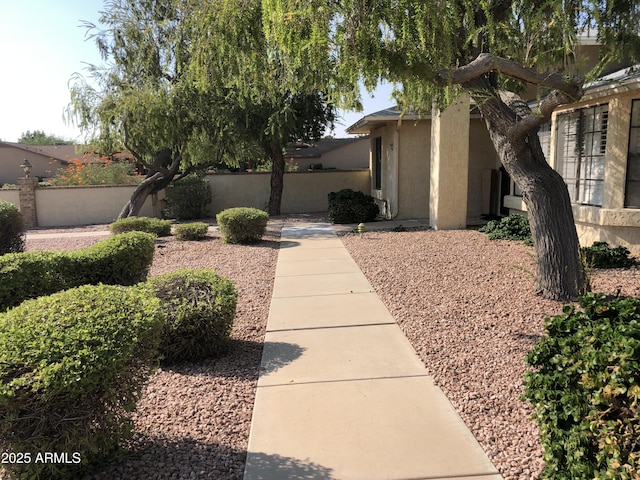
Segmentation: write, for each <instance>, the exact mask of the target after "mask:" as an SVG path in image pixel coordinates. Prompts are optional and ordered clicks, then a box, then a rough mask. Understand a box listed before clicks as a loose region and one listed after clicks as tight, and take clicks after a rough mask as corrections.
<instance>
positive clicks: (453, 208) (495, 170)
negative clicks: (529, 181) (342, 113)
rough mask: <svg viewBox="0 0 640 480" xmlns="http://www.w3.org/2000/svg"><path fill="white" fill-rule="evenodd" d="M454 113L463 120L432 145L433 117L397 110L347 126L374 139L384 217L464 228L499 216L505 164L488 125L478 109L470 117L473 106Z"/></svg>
mask: <svg viewBox="0 0 640 480" xmlns="http://www.w3.org/2000/svg"><path fill="white" fill-rule="evenodd" d="M452 112H454V113H456V116H457V117H458V118H448V117H447V118H445V119H444V120H445V122H446V123H448V124H450V125H449V127H448V128H444V130H443V129H442V128H439V129H438V130H439V131H440V132H442V133H444V132H449V134H446V136H447V137H448V138H444V139H441V140H444V141H437V143H438V145H432V143H433V139H432V119H431V115H429V116H423V117H420V116H418V115H415V114H412V113H406V114H404V115H403V114H402V111H401V110H400V109H398V108H397V107H392V108H388V109H386V110H381V111H379V112H375V113H372V114H370V115H366V116H365V117H363V118H362V119H360V120H359V121H358V122H356V123H355V124H353V125H351V126H350V127H349V128H347V132H348V133H352V134H367V135H369V138H370V140H369V142H370V150H371V159H372V160H371V195H372V196H373V197H374V198H375V199H376V202H377V203H378V206H379V207H380V211H381V213H382V215H383V216H384V217H385V218H389V219H391V218H393V219H398V220H403V219H410V218H414V219H427V218H428V219H429V220H430V223H431V224H432V225H433V226H434V227H436V228H464V227H465V226H466V225H469V224H474V223H478V222H479V221H480V218H481V215H483V214H491V213H493V214H497V213H499V212H498V202H497V200H496V199H497V198H498V197H499V195H500V175H499V168H500V161H499V159H498V155H497V153H496V151H495V149H494V147H493V144H492V143H491V139H490V138H489V133H488V131H487V129H486V127H485V124H484V121H483V120H482V118H481V117H480V115H479V114H478V113H477V112H476V111H473V110H472V111H471V115H469V107H468V103H467V106H466V109H465V107H464V106H458V107H456V106H453V110H452ZM460 112H462V113H460ZM441 121H442V118H440V117H439V118H438V119H437V123H438V125H440V126H442V124H441ZM435 138H436V139H437V138H438V137H437V136H436V137H435ZM445 144H446V145H445ZM436 147H437V148H436ZM443 148H444V150H443ZM434 150H435V151H434ZM433 153H435V155H433Z"/></svg>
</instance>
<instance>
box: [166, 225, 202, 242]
mask: <svg viewBox="0 0 640 480" xmlns="http://www.w3.org/2000/svg"><path fill="white" fill-rule="evenodd" d="M208 230H209V225H207V224H206V223H203V222H193V223H183V224H182V225H176V226H175V227H173V234H174V235H175V237H176V238H177V239H178V240H202V239H204V238H205V237H206V236H207V231H208Z"/></svg>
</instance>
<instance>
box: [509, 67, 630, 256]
mask: <svg viewBox="0 0 640 480" xmlns="http://www.w3.org/2000/svg"><path fill="white" fill-rule="evenodd" d="M547 135H548V136H549V154H548V156H547V158H548V160H549V163H550V164H551V165H552V166H553V167H554V169H556V170H557V171H558V172H559V173H560V174H561V175H562V177H563V178H564V179H565V182H566V183H567V187H568V189H569V196H570V197H571V201H572V203H573V215H574V218H575V221H576V227H577V229H578V235H579V237H580V242H581V243H582V244H583V245H591V244H592V243H593V242H594V241H605V242H608V243H610V244H612V245H624V246H626V247H627V248H629V249H630V250H631V251H632V252H633V253H634V254H636V255H637V254H640V68H639V67H636V68H635V71H629V69H623V70H619V71H617V72H613V73H611V74H609V75H606V76H604V77H602V78H600V79H599V80H598V81H597V82H594V83H592V84H589V85H586V86H585V95H584V96H583V98H582V99H581V101H580V102H578V103H574V104H571V105H565V106H563V107H562V108H558V109H557V110H556V111H555V112H554V114H553V116H552V119H551V125H550V126H549V128H548V134H547ZM505 205H506V206H507V207H508V208H509V212H510V213H523V212H524V211H526V208H525V207H524V203H523V201H522V197H521V196H520V195H519V191H518V189H517V188H513V189H512V195H510V196H508V197H506V198H505Z"/></svg>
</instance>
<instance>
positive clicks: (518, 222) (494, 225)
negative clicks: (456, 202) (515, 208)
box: [480, 215, 533, 245]
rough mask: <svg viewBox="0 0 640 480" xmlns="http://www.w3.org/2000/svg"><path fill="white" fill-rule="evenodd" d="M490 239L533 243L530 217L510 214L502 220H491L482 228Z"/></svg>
mask: <svg viewBox="0 0 640 480" xmlns="http://www.w3.org/2000/svg"><path fill="white" fill-rule="evenodd" d="M480 231H481V232H482V233H486V234H487V237H488V238H489V240H522V241H524V242H525V243H527V244H529V245H531V244H533V241H532V239H531V228H530V226H529V219H528V218H527V217H525V216H523V215H509V216H508V217H504V218H502V219H501V220H500V221H497V220H491V221H490V222H489V223H487V224H486V225H485V226H484V227H482V228H481V229H480Z"/></svg>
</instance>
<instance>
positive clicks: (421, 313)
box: [0, 215, 640, 480]
mask: <svg viewBox="0 0 640 480" xmlns="http://www.w3.org/2000/svg"><path fill="white" fill-rule="evenodd" d="M283 220H284V218H277V219H275V220H272V221H270V224H269V227H268V231H267V235H266V236H265V238H264V240H263V241H262V242H261V243H259V244H257V245H253V246H250V247H246V246H235V245H225V244H223V243H222V241H221V240H220V238H219V237H218V236H217V234H210V235H209V237H208V239H207V240H205V241H203V242H178V241H176V240H174V239H172V238H166V239H159V240H158V246H157V249H156V256H155V258H154V264H153V267H152V270H151V273H150V274H151V275H159V274H161V273H165V272H168V271H172V270H175V269H177V268H183V267H187V268H205V267H206V268H213V269H215V270H216V271H217V272H218V273H220V274H221V275H224V276H226V277H228V278H230V279H232V280H234V281H235V282H236V284H237V288H238V290H239V292H240V297H239V304H238V312H237V316H236V320H235V325H234V330H233V333H232V346H231V349H230V352H229V354H228V355H227V356H225V357H223V358H221V359H218V360H215V361H210V362H201V363H198V364H184V365H178V366H174V367H172V368H163V369H160V370H159V371H158V372H157V374H156V375H154V376H153V377H152V379H151V380H150V381H149V383H148V385H147V386H146V388H145V391H144V395H143V398H142V400H141V402H140V404H139V408H138V410H137V412H136V417H135V434H134V438H133V440H132V442H131V444H130V445H129V449H130V453H129V454H128V455H127V456H126V457H125V458H124V459H123V460H122V461H121V462H119V463H116V462H114V463H113V464H110V465H105V466H104V467H103V468H102V469H101V470H100V471H99V472H98V473H95V474H93V475H90V476H87V477H86V479H85V480H88V479H96V480H98V479H100V480H103V479H104V480H106V479H123V480H124V479H134V480H135V479H173V478H175V479H191V478H194V479H199V478H213V479H220V480H227V479H229V480H230V479H240V478H242V473H243V469H244V462H245V457H246V448H247V441H248V436H249V428H250V421H251V414H252V408H253V401H254V395H255V386H256V382H257V378H258V373H259V363H260V356H261V352H262V342H263V339H264V332H265V326H266V322H267V317H268V310H269V303H270V298H271V291H272V287H273V278H274V275H275V266H276V261H277V254H278V250H277V249H278V247H279V244H278V241H279V235H280V229H281V226H282V222H283ZM286 220H287V221H291V220H305V221H315V220H323V218H322V217H321V216H317V215H316V216H299V217H295V218H287V219H286ZM106 228H107V226H90V227H85V228H75V229H73V231H74V232H78V231H100V230H105V229H106ZM61 231H68V230H66V229H55V230H51V229H42V230H39V231H33V232H31V233H34V234H37V233H52V232H61ZM102 238H104V237H76V238H68V237H67V238H64V239H60V238H55V239H33V240H32V239H30V240H28V241H27V250H40V249H49V250H54V249H57V250H67V249H77V248H83V247H86V246H88V245H91V244H93V243H95V242H97V241H100V240H101V239H102ZM342 241H343V243H344V245H345V246H346V247H347V249H348V250H349V252H350V253H351V255H352V256H353V257H354V259H355V260H356V262H357V263H358V265H359V266H360V268H361V269H362V271H363V272H364V273H365V275H366V276H367V277H368V279H369V281H370V282H371V283H372V285H373V286H374V288H375V290H376V292H377V293H378V295H380V297H381V298H382V300H383V301H384V303H385V304H386V305H387V307H388V308H389V310H390V311H391V313H392V314H393V315H394V317H395V319H396V320H397V321H398V323H399V324H400V326H401V327H402V328H403V330H404V332H405V334H406V335H407V337H408V339H409V341H410V342H411V343H412V345H413V346H414V348H415V349H416V351H417V352H418V354H419V355H420V357H421V358H422V360H423V361H424V363H425V365H426V367H427V369H428V371H429V373H430V374H431V375H433V377H434V378H435V380H436V383H437V384H438V385H439V386H440V387H441V388H442V389H443V390H444V392H445V393H446V394H447V396H448V397H449V399H450V400H451V402H452V403H453V405H454V406H455V407H456V409H457V410H458V412H459V413H460V415H461V417H462V418H463V420H464V421H465V422H466V424H467V425H468V426H469V428H470V429H471V430H472V432H473V433H474V434H475V435H476V438H477V439H478V440H479V442H480V443H481V445H482V446H483V448H484V449H485V451H486V452H487V453H488V454H489V456H490V458H491V460H492V461H493V462H494V464H495V465H496V467H498V469H499V470H500V471H501V472H502V474H503V475H504V477H505V479H508V480H511V479H513V480H515V479H525V478H529V479H535V478H538V476H539V472H540V471H541V469H542V461H541V447H540V444H539V440H538V432H537V428H536V427H535V425H534V424H533V423H532V422H531V421H530V420H529V415H530V413H531V411H530V409H529V407H528V405H527V404H525V403H523V402H521V401H520V400H519V397H520V395H521V393H522V376H523V373H524V371H525V368H526V367H525V363H524V356H525V355H526V353H527V351H528V350H529V349H530V348H531V347H532V346H533V344H534V343H535V341H536V340H537V339H538V338H539V337H540V335H541V334H542V332H543V325H544V317H545V316H549V315H553V314H556V313H559V312H560V311H561V308H562V304H560V303H558V302H553V301H548V300H544V299H541V298H539V297H537V296H535V295H534V293H533V292H534V287H535V280H534V278H535V262H534V260H533V249H532V248H531V247H526V246H525V245H523V244H521V243H518V242H504V241H489V240H487V239H486V235H484V234H481V233H479V232H477V231H471V230H467V231H438V232H436V231H431V230H412V231H407V232H367V233H365V234H362V235H355V234H346V235H343V236H342ZM592 283H593V286H594V290H597V291H603V292H606V293H612V294H614V293H616V291H617V290H618V289H620V291H621V294H622V295H633V296H640V270H639V269H637V268H635V269H630V270H622V271H620V270H615V271H607V270H600V271H594V272H593V274H592ZM1 477H2V475H0V478H1Z"/></svg>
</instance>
